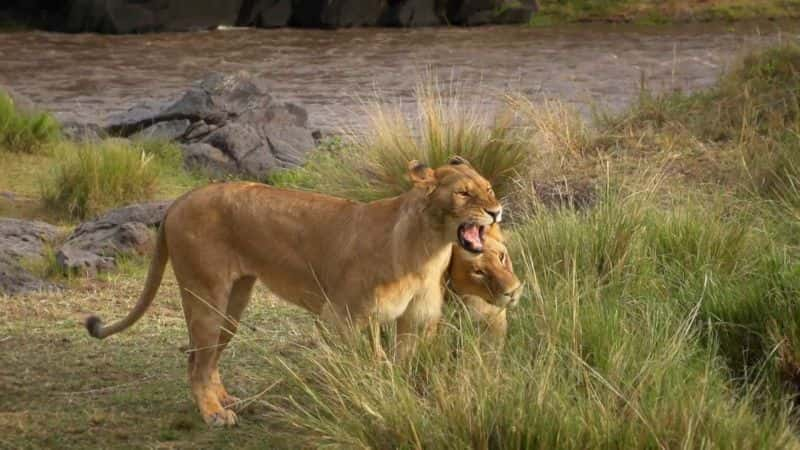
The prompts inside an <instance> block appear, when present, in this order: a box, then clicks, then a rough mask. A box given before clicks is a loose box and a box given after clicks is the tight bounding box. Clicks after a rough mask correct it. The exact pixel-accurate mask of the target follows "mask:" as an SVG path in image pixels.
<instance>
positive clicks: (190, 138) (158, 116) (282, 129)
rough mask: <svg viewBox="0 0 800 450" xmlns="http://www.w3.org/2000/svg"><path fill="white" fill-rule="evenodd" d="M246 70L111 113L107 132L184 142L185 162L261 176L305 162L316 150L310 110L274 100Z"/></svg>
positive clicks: (216, 75) (207, 78)
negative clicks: (171, 96)
mask: <svg viewBox="0 0 800 450" xmlns="http://www.w3.org/2000/svg"><path fill="white" fill-rule="evenodd" d="M259 83H260V82H259V80H257V79H254V78H253V77H252V76H250V75H249V74H246V73H239V74H235V75H222V74H212V75H209V76H208V77H206V78H205V79H203V80H202V81H200V82H199V83H197V85H196V86H193V87H190V88H189V89H187V90H186V91H184V92H183V93H182V94H180V95H179V96H178V97H177V98H176V99H174V100H171V101H168V102H161V103H159V102H150V103H145V104H142V105H139V106H136V107H134V108H131V109H130V110H128V111H126V112H125V113H122V114H118V115H115V116H112V117H110V118H109V119H108V120H107V123H106V124H105V131H106V132H107V133H108V134H109V135H112V136H117V137H126V138H133V139H136V138H159V139H167V140H173V141H176V142H178V143H180V144H182V148H183V150H184V159H185V161H186V163H187V165H190V166H202V167H203V168H206V169H209V170H211V171H212V172H217V173H232V172H233V173H241V174H245V175H248V176H252V177H256V178H261V177H263V176H264V175H266V174H267V173H269V172H270V171H272V170H275V169H279V168H286V167H293V166H296V165H299V164H302V163H303V162H304V161H305V159H306V155H307V153H308V152H309V151H310V150H312V149H313V148H314V145H315V142H314V138H313V133H312V131H311V130H309V129H308V128H307V123H308V113H307V112H306V111H305V110H304V109H303V108H301V107H300V106H297V105H294V104H291V103H279V102H276V101H275V100H274V99H273V98H272V97H271V96H270V95H269V93H268V92H266V90H265V89H264V88H263V87H262V86H260V84H259Z"/></svg>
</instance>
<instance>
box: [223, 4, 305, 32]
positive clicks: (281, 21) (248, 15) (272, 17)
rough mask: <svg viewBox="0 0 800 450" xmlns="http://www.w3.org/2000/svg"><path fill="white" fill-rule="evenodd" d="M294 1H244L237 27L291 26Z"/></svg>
mask: <svg viewBox="0 0 800 450" xmlns="http://www.w3.org/2000/svg"><path fill="white" fill-rule="evenodd" d="M291 16H292V0H244V1H243V2H242V9H241V10H239V18H238V19H237V20H236V25H239V26H243V27H259V28H276V27H285V26H286V25H289V19H290V18H291Z"/></svg>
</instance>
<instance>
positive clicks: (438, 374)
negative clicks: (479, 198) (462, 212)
mask: <svg viewBox="0 0 800 450" xmlns="http://www.w3.org/2000/svg"><path fill="white" fill-rule="evenodd" d="M692 200H693V201H691V202H687V203H686V204H674V205H669V206H666V207H665V205H663V204H659V203H658V202H657V201H655V199H653V198H651V197H648V196H647V195H643V194H635V195H630V194H626V193H624V192H623V191H622V190H619V191H615V190H613V189H609V190H608V192H606V193H605V197H604V198H603V199H602V200H601V202H600V204H599V205H598V206H597V207H596V208H595V209H594V210H592V211H588V212H576V211H573V210H568V209H562V210H556V211H550V212H542V213H540V214H539V215H537V216H535V217H531V218H529V220H530V222H529V223H528V224H527V225H523V226H521V227H519V228H518V229H517V230H515V231H514V232H512V233H511V235H510V239H511V243H512V247H513V258H514V260H515V263H516V264H515V266H516V267H517V272H518V273H519V274H520V275H521V276H522V278H524V279H526V281H527V283H528V285H529V286H532V288H530V290H529V292H528V293H527V295H526V298H524V299H523V300H522V303H521V304H520V306H519V307H518V308H517V309H516V310H514V311H512V312H511V314H509V317H510V319H511V322H510V328H509V337H508V341H507V343H506V351H505V353H504V355H503V357H502V359H501V360H500V361H494V360H492V359H487V358H486V355H484V354H483V353H482V352H481V351H480V350H479V349H480V345H479V341H478V340H477V336H478V335H479V331H478V330H477V329H476V328H475V326H473V325H472V324H470V323H469V322H468V321H461V320H459V317H460V316H459V314H458V313H457V312H455V313H451V314H450V317H449V320H448V321H447V323H448V324H449V326H445V327H443V329H442V330H441V333H440V336H439V337H438V338H437V339H436V340H434V341H433V342H431V343H429V344H427V345H424V346H423V347H422V348H421V349H420V353H419V354H418V355H417V357H416V358H415V359H414V360H413V361H412V363H411V364H410V365H409V366H408V367H404V366H398V365H394V366H390V365H383V364H376V363H375V362H374V361H373V360H372V359H371V357H370V354H369V345H368V343H366V342H363V343H361V346H360V347H356V348H355V349H353V348H338V347H334V348H333V349H313V350H311V351H305V352H303V351H301V352H300V353H299V354H298V355H297V356H296V357H293V358H289V359H286V358H275V356H274V355H272V354H270V355H267V356H265V358H264V361H265V367H263V368H253V369H252V370H256V371H258V370H263V371H264V374H263V375H261V376H262V377H264V378H267V377H269V378H270V379H274V377H275V375H274V374H275V372H276V371H277V372H278V373H280V374H281V375H280V376H281V378H282V380H283V383H282V385H281V388H280V389H279V391H280V392H279V393H276V394H273V395H272V396H271V398H270V399H269V401H268V404H269V405H270V407H271V410H270V412H269V417H268V418H267V419H266V421H267V422H269V423H270V424H271V425H270V426H278V428H279V431H278V433H277V434H278V436H282V437H283V438H284V439H286V441H287V442H291V443H292V444H293V445H295V446H300V447H319V446H332V447H347V448H354V447H359V448H360V447H369V448H497V449H503V448H514V449H516V448H581V449H582V448H609V447H611V448H695V447H707V448H742V449H749V448H764V449H767V448H788V447H793V446H797V445H798V441H797V439H796V437H795V436H794V434H793V431H792V419H791V416H790V410H789V408H788V406H787V405H788V404H789V399H790V398H791V395H792V392H791V391H786V390H781V389H780V384H779V383H774V381H775V376H777V377H780V376H781V375H780V370H786V368H787V367H789V368H790V369H791V368H793V367H795V366H792V365H791V364H788V363H789V362H794V363H796V360H791V359H790V358H791V357H793V355H792V353H791V352H792V351H796V350H794V348H793V347H791V343H796V342H798V341H797V338H798V337H800V335H798V334H796V332H797V330H798V324H800V305H797V302H796V301H794V302H792V301H791V300H790V299H792V298H796V296H797V295H798V293H797V291H796V290H795V289H796V288H797V287H798V286H800V277H798V275H800V271H798V270H797V268H796V267H797V266H796V264H795V263H793V262H792V261H791V260H789V259H786V258H781V257H779V255H778V254H776V253H775V252H774V251H773V249H772V247H773V246H774V245H776V244H777V243H776V242H774V241H772V240H771V239H769V238H767V237H765V234H764V230H762V229H760V228H759V227H760V224H759V223H758V222H757V221H755V218H753V219H752V220H750V219H748V217H750V215H749V214H748V213H747V212H746V211H744V212H742V211H739V212H738V213H737V215H736V216H731V213H732V211H730V210H729V209H728V208H727V207H722V206H717V205H716V204H715V203H714V202H710V203H709V202H706V204H705V205H704V206H692V204H695V205H697V204H701V202H700V200H701V199H692ZM742 219H745V220H742ZM775 336H781V338H779V339H778V340H776V338H775ZM365 341H366V339H365ZM776 342H782V343H783V344H782V346H781V347H780V348H782V349H784V350H783V353H784V355H783V356H781V355H778V353H779V352H777V351H773V350H774V349H775V348H776ZM743 356H746V357H744V358H743ZM765 368H766V369H768V370H765ZM257 373H258V372H256V374H257ZM267 374H269V375H267ZM256 376H258V375H256ZM739 380H745V381H747V382H745V383H741V382H739ZM764 380H768V381H769V382H770V384H769V386H771V387H770V388H769V389H763V386H762V381H764ZM776 387H777V389H775V390H774V391H773V390H770V389H772V388H776ZM276 391H278V390H276ZM275 424H277V425H275ZM271 431H272V430H271ZM298 439H299V441H298Z"/></svg>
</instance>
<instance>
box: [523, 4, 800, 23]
mask: <svg viewBox="0 0 800 450" xmlns="http://www.w3.org/2000/svg"><path fill="white" fill-rule="evenodd" d="M538 4H539V13H538V14H537V15H536V16H535V17H534V19H533V24H534V25H550V24H554V23H563V22H591V21H604V22H636V23H647V24H660V23H671V22H688V21H697V22H707V21H720V20H722V21H732V20H747V19H766V18H769V19H780V18H796V17H798V16H800V1H798V0H716V1H703V0H666V1H660V0H539V2H538Z"/></svg>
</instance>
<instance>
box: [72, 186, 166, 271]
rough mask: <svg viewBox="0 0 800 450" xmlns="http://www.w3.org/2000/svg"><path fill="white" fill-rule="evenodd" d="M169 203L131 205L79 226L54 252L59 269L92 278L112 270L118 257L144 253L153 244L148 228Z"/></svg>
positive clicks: (157, 221) (157, 220)
mask: <svg viewBox="0 0 800 450" xmlns="http://www.w3.org/2000/svg"><path fill="white" fill-rule="evenodd" d="M170 204H171V202H170V201H165V202H152V203H142V204H137V205H131V206H127V207H125V208H120V209H116V210H113V211H110V212H108V213H107V214H105V215H104V216H102V217H100V218H98V219H96V220H93V221H89V222H84V223H82V224H80V225H79V226H78V227H77V228H75V230H73V232H72V233H71V234H70V235H69V237H67V240H66V241H65V242H64V244H63V245H62V246H61V248H60V249H59V251H58V252H57V253H56V262H57V263H58V265H59V266H60V267H61V268H62V269H63V270H66V271H69V272H81V273H85V274H87V275H94V274H97V273H98V272H100V271H105V270H109V269H111V268H113V267H114V266H115V264H116V258H117V256H119V255H124V254H134V253H137V254H145V253H148V252H149V251H150V250H151V249H152V247H153V245H154V234H153V231H152V229H151V228H152V227H157V226H158V225H159V224H160V223H161V221H162V220H163V218H164V215H165V213H166V210H167V208H168V207H169V205H170Z"/></svg>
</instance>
